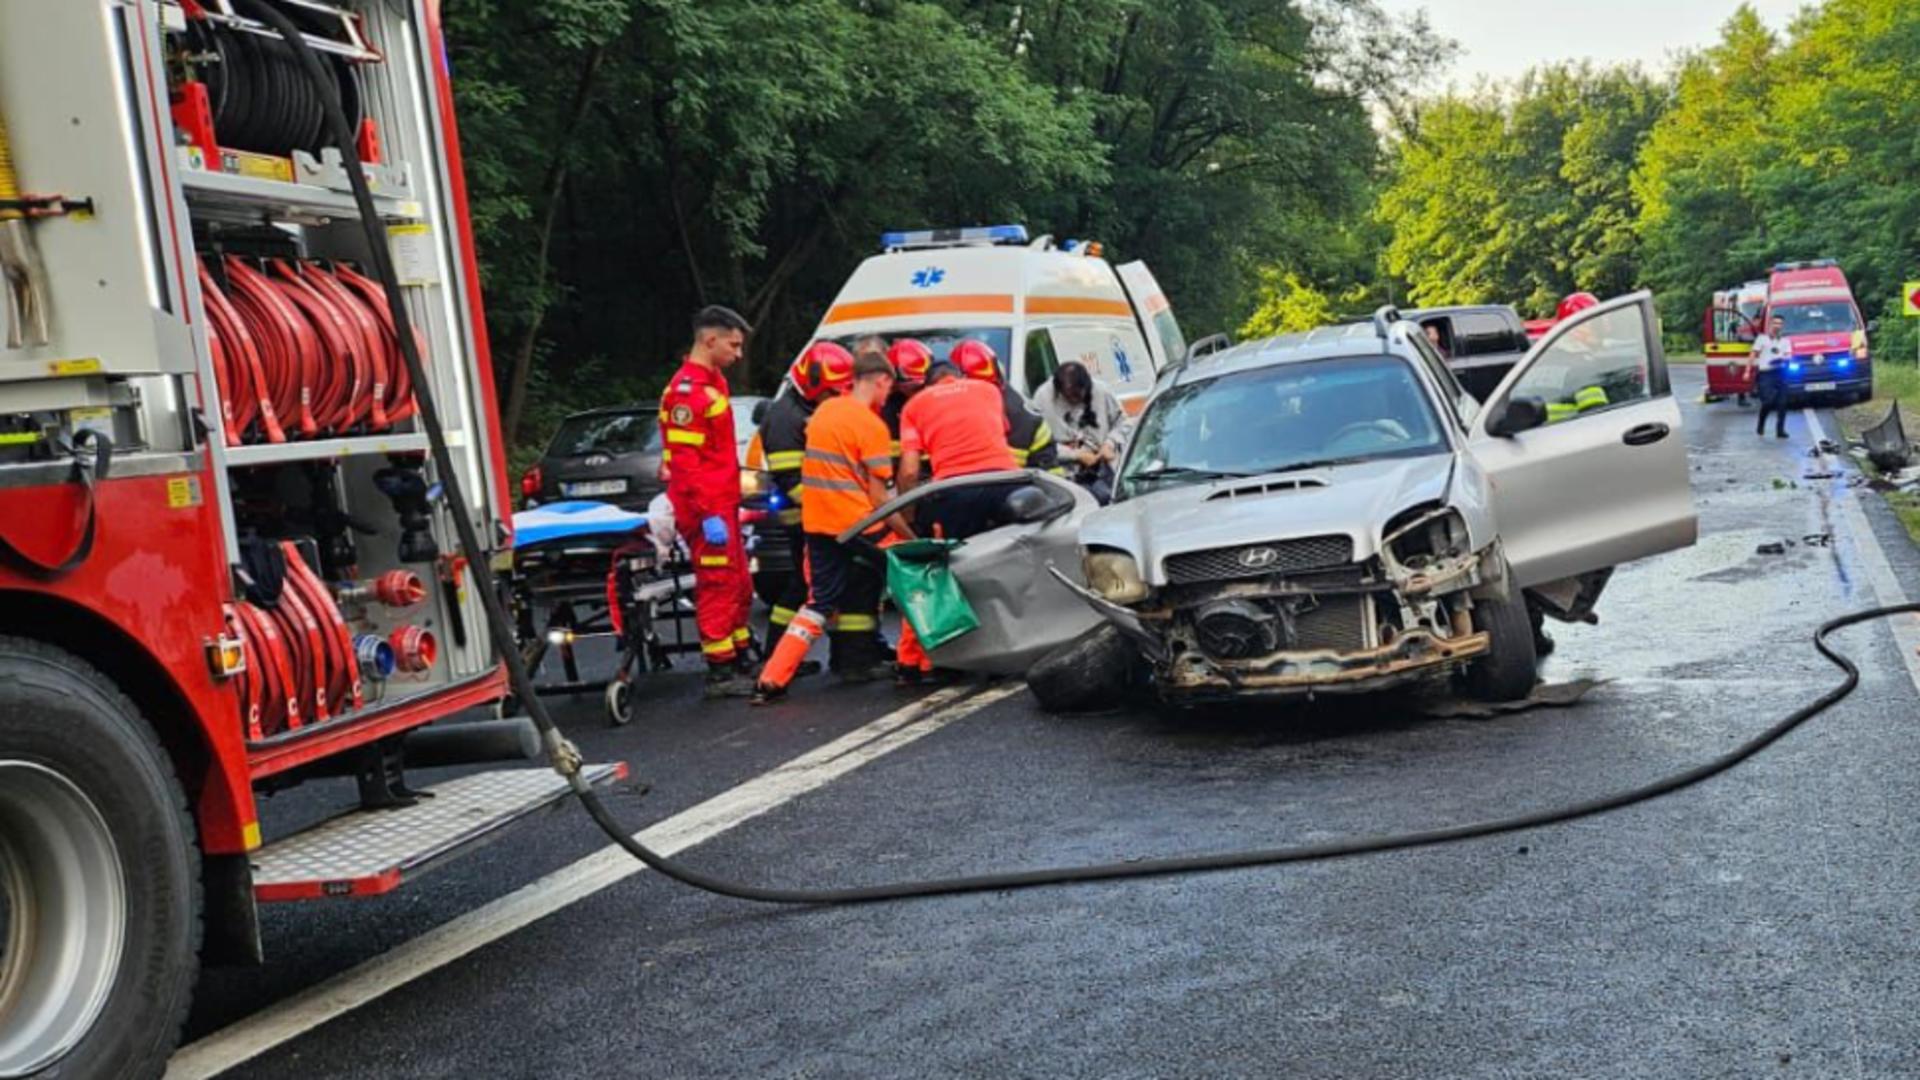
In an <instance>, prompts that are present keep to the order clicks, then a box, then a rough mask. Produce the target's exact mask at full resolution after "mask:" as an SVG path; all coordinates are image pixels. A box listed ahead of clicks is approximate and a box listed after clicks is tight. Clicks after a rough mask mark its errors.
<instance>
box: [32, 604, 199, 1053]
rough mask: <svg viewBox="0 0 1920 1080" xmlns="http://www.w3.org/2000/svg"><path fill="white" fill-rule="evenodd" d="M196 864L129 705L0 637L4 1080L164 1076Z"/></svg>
mask: <svg viewBox="0 0 1920 1080" xmlns="http://www.w3.org/2000/svg"><path fill="white" fill-rule="evenodd" d="M199 862H200V855H199V849H198V847H197V844H196V840H195V834H194V824H193V819H192V818H191V816H190V815H189V813H188V810H187V799H186V795H185V793H184V792H183V791H182V789H181V787H180V783H179V780H178V779H177V778H176V777H175V775H174V771H173V765H172V763H171V761H170V760H169V758H168V756H167V753H166V751H165V750H164V749H163V748H162V747H161V745H160V742H159V740H158V739H157V738H156V737H155V735H154V732H153V729H152V728H151V727H149V726H148V724H147V723H146V721H145V720H144V719H143V718H142V717H141V715H140V711H139V709H138V708H137V707H136V706H135V705H134V704H133V702H132V701H130V700H128V699H127V697H126V696H125V695H124V694H122V693H121V692H120V691H119V689H118V688H117V687H115V686H114V684H113V683H112V681H111V680H109V679H108V678H107V677H106V676H104V675H102V674H101V673H100V672H99V671H97V670H95V669H94V668H93V667H91V666H89V665H88V664H86V663H85V662H84V661H82V660H80V659H79V658H78V657H75V656H73V655H72V654H70V653H67V652H65V651H63V650H60V649H56V648H53V647H51V646H48V645H45V644H42V643H40V642H35V641H28V640H25V639H23V638H17V637H0V901H4V907H3V908H0V939H4V938H6V937H7V936H9V935H11V936H12V939H13V947H10V948H7V949H0V1074H4V1075H9V1076H13V1075H27V1076H63V1077H65V1076H73V1077H81V1076H114V1077H123V1076H124V1077H156V1076H159V1075H160V1073H161V1071H162V1070H163V1069H165V1067H166V1062H167V1057H168V1055H169V1054H170V1053H171V1052H172V1050H173V1046H174V1042H175V1041H176V1040H177V1039H178V1037H179V1033H180V1025H181V1023H182V1022H183V1021H184V1020H185V1019H186V1013H187V1007H188V1005H189V1004H190V1003H191V1000H192V994H193V984H194V980H195V978H196V977H197V976H198V974H199V961H200V942H201V930H202V927H201V891H200V890H201V886H200V866H199ZM49 958H51V959H49ZM10 994H11V995H14V996H15V998H14V1000H12V1001H9V1000H7V999H8V996H9V995H10ZM48 1020H51V1023H50V1024H46V1023H44V1022H46V1021H48Z"/></svg>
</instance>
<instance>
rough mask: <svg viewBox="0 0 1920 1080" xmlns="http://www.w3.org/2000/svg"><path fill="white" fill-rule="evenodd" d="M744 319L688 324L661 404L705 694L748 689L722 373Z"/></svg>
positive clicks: (743, 594) (705, 313) (707, 315)
mask: <svg viewBox="0 0 1920 1080" xmlns="http://www.w3.org/2000/svg"><path fill="white" fill-rule="evenodd" d="M748 330H749V327H748V326H747V321H746V320H745V319H743V318H741V317H740V316H739V314H738V313H737V312H734V311H732V310H730V309H728V308H724V307H717V306H716V307H708V308H704V309H702V310H701V312H700V314H698V315H696V316H695V317H694V320H693V348H692V350H691V351H689V352H688V353H687V359H686V362H685V363H683V364H681V365H680V370H679V371H677V372H675V373H674V376H673V381H672V382H670V383H668V384H667V392H666V395H665V396H664V397H663V398H662V399H661V401H660V430H661V432H662V433H663V439H664V442H665V448H664V453H663V455H662V457H663V460H664V462H665V463H666V467H667V471H668V474H667V497H668V498H669V499H671V500H672V502H673V516H674V520H675V521H676V522H678V523H679V527H680V534H681V536H682V537H683V538H684V539H685V540H686V542H687V547H688V548H689V549H690V550H691V551H692V552H693V573H694V595H693V601H694V609H695V615H696V621H697V622H698V623H699V624H700V652H701V653H702V654H703V655H704V656H705V657H706V660H707V685H706V696H707V697H708V698H722V697H747V696H749V695H751V694H752V693H753V676H752V672H751V671H750V670H749V669H748V668H747V667H746V666H745V665H746V662H747V661H746V656H745V654H746V652H747V650H748V648H749V647H750V646H751V644H752V642H753V635H752V633H751V632H749V631H748V629H747V615H748V613H749V612H750V611H751V610H752V604H753V582H752V579H751V578H750V577H749V576H748V573H747V553H746V548H745V547H744V546H743V545H742V544H741V541H740V455H739V450H738V448H737V446H736V445H735V442H734V427H733V405H732V402H731V399H730V397H729V391H728V389H727V377H726V374H725V371H726V369H727V368H729V367H732V366H733V365H734V363H735V362H737V361H738V360H739V359H740V353H741V350H742V349H743V348H744V347H745V345H746V340H747V332H748Z"/></svg>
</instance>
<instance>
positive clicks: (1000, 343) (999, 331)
mask: <svg viewBox="0 0 1920 1080" xmlns="http://www.w3.org/2000/svg"><path fill="white" fill-rule="evenodd" d="M868 337H877V338H879V339H881V340H882V341H885V342H886V343H887V344H889V345H891V344H893V343H894V342H896V341H898V340H900V339H901V338H912V339H914V340H915V341H918V342H920V343H921V344H923V345H925V346H926V347H927V348H928V349H930V350H932V351H933V359H934V361H935V362H936V363H938V362H939V361H941V360H945V359H946V358H947V354H948V353H950V352H952V351H953V347H954V346H955V345H958V344H960V343H961V342H963V341H984V342H986V343H987V347H988V348H990V349H992V350H993V355H995V356H997V357H999V358H1000V370H1001V371H1002V372H1005V371H1006V370H1007V365H1008V364H1009V363H1011V362H1012V359H1013V358H1012V352H1013V331H1012V330H1011V329H1010V328H1008V327H1005V326H973V327H966V328H962V329H956V330H895V331H888V332H886V333H881V334H854V335H852V336H851V337H843V338H840V339H839V341H840V344H841V345H843V346H845V347H846V348H847V351H849V352H851V351H853V347H854V345H855V344H857V343H858V342H861V341H864V340H865V339H867V338H868Z"/></svg>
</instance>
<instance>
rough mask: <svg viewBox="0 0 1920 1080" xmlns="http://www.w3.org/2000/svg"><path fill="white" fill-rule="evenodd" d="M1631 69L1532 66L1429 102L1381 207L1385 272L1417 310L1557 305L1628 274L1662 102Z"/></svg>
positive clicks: (1616, 283) (1628, 278)
mask: <svg viewBox="0 0 1920 1080" xmlns="http://www.w3.org/2000/svg"><path fill="white" fill-rule="evenodd" d="M1665 103H1666V97H1665V95H1664V93H1663V92H1662V90H1661V88H1660V87H1659V85H1658V84H1657V83H1655V82H1654V81H1652V80H1651V79H1649V78H1648V77H1646V76H1645V75H1643V74H1641V73H1640V72H1639V71H1638V70H1636V69H1633V68H1609V69H1596V68H1593V67H1591V66H1588V65H1585V64H1580V65H1565V66H1554V67H1545V68H1540V69H1537V70H1535V71H1532V72H1530V73H1528V74H1527V75H1526V76H1525V77H1523V78H1522V79H1521V80H1520V81H1519V82H1518V83H1517V84H1515V85H1513V86H1512V87H1507V88H1487V89H1483V90H1481V91H1479V92H1477V93H1473V94H1467V95H1458V94H1449V95H1447V96H1444V97H1441V98H1439V99H1437V100H1435V101H1432V102H1429V103H1427V104H1425V105H1424V106H1423V107H1422V108H1421V110H1420V112H1419V114H1418V123H1417V129H1416V130H1415V131H1413V132H1410V133H1408V134H1407V135H1406V136H1405V137H1404V138H1403V139H1402V140H1401V142H1400V144H1399V147H1398V154H1397V157H1396V160H1395V163H1394V167H1393V170H1392V178H1391V182H1390V183H1389V184H1388V185H1387V187H1386V189H1385V191H1384V192H1382V194H1381V197H1380V201H1379V205H1378V209H1377V215H1378V217H1379V219H1380V220H1381V222H1382V223H1383V224H1385V225H1386V226H1387V227H1388V228H1389V229H1390V230H1391V232H1392V238H1391V240H1390V241H1389V243H1388V245H1387V249H1386V253H1385V263H1386V269H1387V270H1388V271H1389V272H1390V273H1391V274H1393V275H1394V276H1395V277H1396V278H1398V279H1400V280H1402V281H1404V282H1405V283H1406V285H1407V288H1408V292H1409V297H1410V299H1411V300H1412V301H1413V302H1414V303H1416V304H1421V305H1434V304H1447V303H1490V302H1505V303H1514V304H1516V305H1518V306H1520V307H1521V308H1523V309H1524V310H1528V311H1541V310H1551V309H1552V307H1553V305H1554V303H1555V301H1557V300H1558V299H1559V298H1560V297H1561V296H1563V295H1565V294H1566V293H1569V292H1573V291H1575V290H1576V289H1586V290H1590V291H1593V292H1597V293H1613V292H1621V291H1624V290H1625V289H1626V288H1628V287H1629V286H1630V285H1631V284H1632V283H1633V281H1634V280H1635V273H1636V265H1635V264H1636V262H1637V255H1638V248H1639V239H1638V235H1637V233H1636V231H1635V227H1634V225H1635V220H1636V218H1637V208H1636V206H1635V203H1634V195H1633V192H1632V190H1631V187H1630V185H1629V184H1628V182H1627V181H1628V175H1629V172H1630V170H1631V168H1632V162H1633V160H1634V156H1635V154H1636V153H1637V151H1638V149H1639V147H1640V145H1641V144H1642V143H1643V142H1644V141H1645V140H1646V138H1647V136H1648V132H1649V131H1650V129H1651V128H1652V127H1653V125H1654V123H1655V121H1656V120H1657V119H1658V118H1659V116H1660V114H1661V112H1662V110H1663V109H1664V107H1665Z"/></svg>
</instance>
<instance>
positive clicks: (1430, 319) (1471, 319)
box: [1402, 304, 1532, 401]
mask: <svg viewBox="0 0 1920 1080" xmlns="http://www.w3.org/2000/svg"><path fill="white" fill-rule="evenodd" d="M1402 314H1403V315H1404V316H1405V317H1406V318H1407V319H1410V320H1412V321H1413V322H1416V323H1419V324H1420V327H1421V329H1422V330H1424V331H1427V332H1428V334H1429V340H1430V341H1431V340H1433V339H1438V340H1437V341H1435V342H1434V343H1435V344H1436V345H1437V346H1438V348H1437V351H1438V352H1439V353H1440V355H1441V357H1442V358H1443V359H1445V360H1446V362H1447V366H1448V367H1449V368H1452V369H1453V377H1454V378H1456V379H1458V380H1460V385H1461V386H1462V387H1464V388H1465V389H1466V391H1467V393H1469V394H1472V395H1473V396H1474V398H1475V400H1478V401H1485V400H1486V399H1487V395H1489V394H1491V393H1493V391H1494V388H1495V387H1497V386H1499V385H1500V380H1502V379H1504V378H1506V377H1507V372H1509V371H1512V370H1513V365H1515V364H1517V363H1519V362H1520V358H1521V357H1523V356H1525V355H1527V350H1528V349H1529V348H1531V347H1532V342H1530V341H1528V340H1527V330H1526V324H1525V323H1523V322H1521V320H1520V315H1519V313H1518V312H1516V311H1514V310H1513V308H1511V307H1509V306H1508V305H1506V304H1478V305H1474V306H1470V307H1444V308H1424V309H1422V310H1419V311H1408V312H1403V313H1402Z"/></svg>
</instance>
